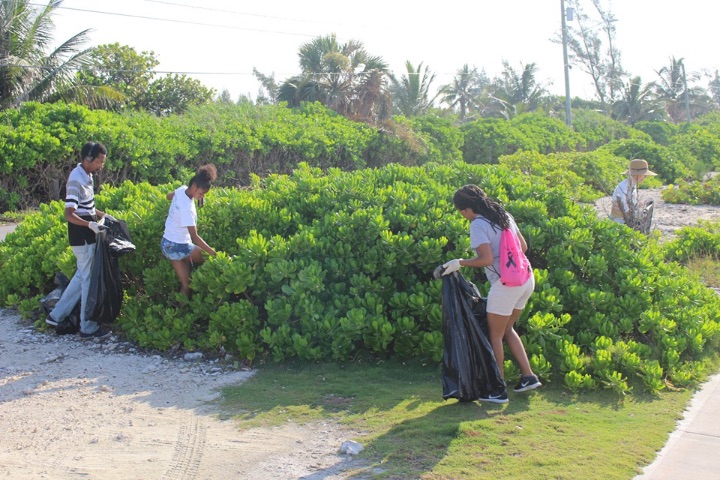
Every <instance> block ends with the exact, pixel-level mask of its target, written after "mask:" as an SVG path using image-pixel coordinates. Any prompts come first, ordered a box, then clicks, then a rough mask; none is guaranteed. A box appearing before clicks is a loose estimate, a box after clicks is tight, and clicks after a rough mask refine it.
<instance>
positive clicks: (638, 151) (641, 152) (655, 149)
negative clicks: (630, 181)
mask: <svg viewBox="0 0 720 480" xmlns="http://www.w3.org/2000/svg"><path fill="white" fill-rule="evenodd" d="M599 150H601V151H605V152H609V153H610V154H612V155H617V156H620V157H623V158H625V159H627V160H628V163H629V161H630V160H633V159H636V158H642V159H644V160H647V162H648V164H649V165H650V169H651V170H652V171H654V172H656V173H657V174H658V176H659V177H660V178H661V179H662V180H664V181H665V182H666V183H672V182H675V181H676V180H678V179H680V178H688V177H691V176H692V173H691V172H692V170H691V168H690V167H688V166H687V165H686V164H685V163H683V161H682V160H681V159H679V158H677V157H676V156H675V155H673V153H672V152H671V151H670V150H669V149H668V148H667V147H663V146H662V145H658V144H656V143H653V142H650V141H646V140H636V139H627V140H616V141H613V142H610V143H608V144H607V145H604V146H603V147H601V148H600V149H599Z"/></svg>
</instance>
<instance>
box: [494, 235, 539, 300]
mask: <svg viewBox="0 0 720 480" xmlns="http://www.w3.org/2000/svg"><path fill="white" fill-rule="evenodd" d="M532 274H533V273H532V267H531V266H530V261H529V260H528V259H527V257H526V256H525V253H524V252H523V251H522V247H521V245H520V239H519V238H518V236H517V235H515V233H514V232H513V231H512V230H510V229H509V228H506V229H505V230H503V231H502V233H501V234H500V281H501V282H502V284H503V285H505V286H507V287H519V286H520V285H525V282H527V281H528V279H529V278H530V275H532Z"/></svg>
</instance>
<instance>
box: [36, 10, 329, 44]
mask: <svg viewBox="0 0 720 480" xmlns="http://www.w3.org/2000/svg"><path fill="white" fill-rule="evenodd" d="M38 6H39V5H38ZM56 8H58V9H62V10H71V11H75V12H85V13H97V14H100V15H111V16H116V17H127V18H139V19H141V20H153V21H158V22H167V23H178V24H182V25H196V26H200V27H212V28H226V29H228V30H244V31H249V32H260V33H277V34H281V35H294V36H298V37H316V36H317V35H310V34H307V33H295V32H283V31H280V30H263V29H259V28H248V27H237V26H234V25H221V24H216V23H204V22H194V21H190V20H175V19H170V18H159V17H149V16H146V15H133V14H130V13H118V12H103V11H100V10H90V9H86V8H73V7H63V6H62V5H61V6H58V7H56Z"/></svg>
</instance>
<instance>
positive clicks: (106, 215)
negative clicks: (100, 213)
mask: <svg viewBox="0 0 720 480" xmlns="http://www.w3.org/2000/svg"><path fill="white" fill-rule="evenodd" d="M102 219H103V221H105V219H108V220H110V221H111V222H117V218H115V217H113V216H112V215H110V214H109V213H106V214H105V216H104V217H103V218H102Z"/></svg>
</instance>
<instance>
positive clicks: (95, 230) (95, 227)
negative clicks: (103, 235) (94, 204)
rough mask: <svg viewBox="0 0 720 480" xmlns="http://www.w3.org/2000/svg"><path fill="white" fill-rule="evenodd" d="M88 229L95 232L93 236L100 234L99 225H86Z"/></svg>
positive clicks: (92, 223)
mask: <svg viewBox="0 0 720 480" xmlns="http://www.w3.org/2000/svg"><path fill="white" fill-rule="evenodd" d="M88 228H89V229H90V230H92V231H93V232H95V235H97V234H98V233H100V225H99V224H98V223H97V222H90V223H88Z"/></svg>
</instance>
